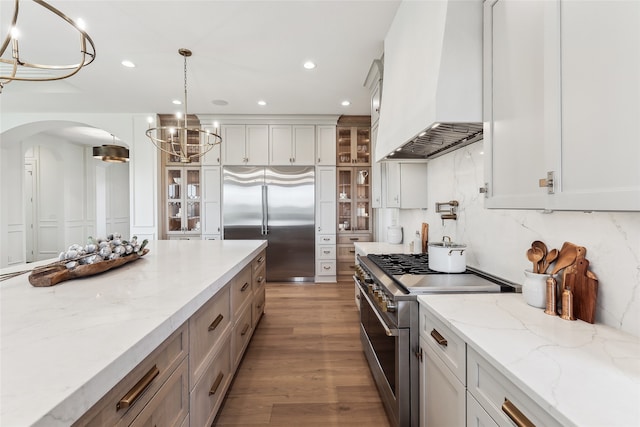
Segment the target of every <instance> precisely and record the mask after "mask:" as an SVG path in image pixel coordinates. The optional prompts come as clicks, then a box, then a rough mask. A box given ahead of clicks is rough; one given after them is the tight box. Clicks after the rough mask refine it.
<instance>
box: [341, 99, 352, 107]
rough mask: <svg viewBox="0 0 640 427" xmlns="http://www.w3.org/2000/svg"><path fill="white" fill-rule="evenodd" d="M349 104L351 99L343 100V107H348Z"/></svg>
mask: <svg viewBox="0 0 640 427" xmlns="http://www.w3.org/2000/svg"><path fill="white" fill-rule="evenodd" d="M349 105H351V101H347V100H344V101H342V106H343V107H348V106H349Z"/></svg>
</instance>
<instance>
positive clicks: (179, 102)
mask: <svg viewBox="0 0 640 427" xmlns="http://www.w3.org/2000/svg"><path fill="white" fill-rule="evenodd" d="M171 102H173V103H174V104H175V105H182V101H180V100H179V99H174V100H173V101H171Z"/></svg>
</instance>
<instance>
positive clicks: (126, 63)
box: [121, 59, 136, 68]
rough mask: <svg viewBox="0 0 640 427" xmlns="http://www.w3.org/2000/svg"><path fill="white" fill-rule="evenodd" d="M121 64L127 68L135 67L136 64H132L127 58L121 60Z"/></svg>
mask: <svg viewBox="0 0 640 427" xmlns="http://www.w3.org/2000/svg"><path fill="white" fill-rule="evenodd" d="M121 64H122V65H124V66H125V67H127V68H135V67H136V64H134V63H133V62H131V61H129V60H126V59H125V60H124V61H122V62H121Z"/></svg>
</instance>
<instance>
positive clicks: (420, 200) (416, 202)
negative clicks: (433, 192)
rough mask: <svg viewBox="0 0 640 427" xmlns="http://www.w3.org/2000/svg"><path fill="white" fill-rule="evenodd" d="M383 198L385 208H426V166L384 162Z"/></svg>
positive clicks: (423, 164) (424, 164)
mask: <svg viewBox="0 0 640 427" xmlns="http://www.w3.org/2000/svg"><path fill="white" fill-rule="evenodd" d="M383 176H384V178H383V181H384V182H385V184H386V191H385V192H384V193H385V194H384V198H385V202H384V203H386V205H383V206H385V207H387V208H400V209H424V208H427V207H428V206H427V202H428V201H427V164H426V163H404V162H384V163H383Z"/></svg>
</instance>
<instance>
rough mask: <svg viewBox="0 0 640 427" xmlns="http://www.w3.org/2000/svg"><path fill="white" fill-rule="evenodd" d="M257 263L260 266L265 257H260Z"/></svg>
mask: <svg viewBox="0 0 640 427" xmlns="http://www.w3.org/2000/svg"><path fill="white" fill-rule="evenodd" d="M256 261H257V263H258V264H260V263H261V262H262V261H264V257H263V256H261V257H260V258H258V259H257V260H256Z"/></svg>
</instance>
